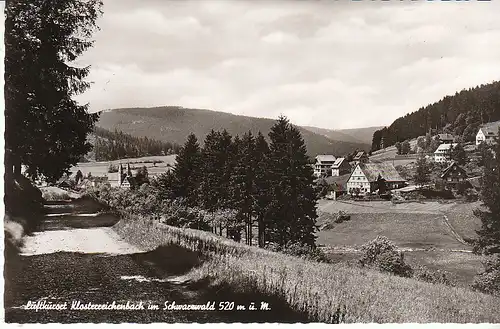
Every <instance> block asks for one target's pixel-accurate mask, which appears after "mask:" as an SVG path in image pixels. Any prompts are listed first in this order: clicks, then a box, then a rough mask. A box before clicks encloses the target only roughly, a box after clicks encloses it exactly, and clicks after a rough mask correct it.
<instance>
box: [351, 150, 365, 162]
mask: <svg viewBox="0 0 500 329" xmlns="http://www.w3.org/2000/svg"><path fill="white" fill-rule="evenodd" d="M363 155H366V152H365V151H361V152H358V153H356V155H355V156H354V158H353V159H354V160H356V159H361V157H362V156H363Z"/></svg>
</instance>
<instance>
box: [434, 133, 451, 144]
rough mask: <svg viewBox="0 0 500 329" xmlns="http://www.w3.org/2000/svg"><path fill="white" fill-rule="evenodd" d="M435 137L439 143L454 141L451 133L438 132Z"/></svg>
mask: <svg viewBox="0 0 500 329" xmlns="http://www.w3.org/2000/svg"><path fill="white" fill-rule="evenodd" d="M436 138H437V139H438V140H439V142H440V143H441V144H451V143H453V142H454V141H455V136H453V135H451V134H438V135H436Z"/></svg>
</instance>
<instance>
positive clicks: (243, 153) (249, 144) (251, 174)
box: [230, 132, 256, 245]
mask: <svg viewBox="0 0 500 329" xmlns="http://www.w3.org/2000/svg"><path fill="white" fill-rule="evenodd" d="M234 145H235V146H236V147H235V150H234V152H233V154H234V155H235V161H234V168H233V171H232V175H231V184H230V185H231V186H230V190H231V207H232V208H233V209H235V210H237V211H238V213H239V214H240V215H241V218H242V219H243V221H244V223H245V237H246V243H247V244H249V245H251V244H252V227H253V215H254V200H253V197H254V195H255V193H254V191H255V167H256V165H255V139H254V137H253V135H252V133H251V132H248V133H246V134H245V135H243V139H241V140H240V139H239V138H238V136H237V139H236V138H235V141H234Z"/></svg>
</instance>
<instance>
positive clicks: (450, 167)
mask: <svg viewBox="0 0 500 329" xmlns="http://www.w3.org/2000/svg"><path fill="white" fill-rule="evenodd" d="M453 167H456V168H457V169H458V170H460V171H461V172H463V173H464V174H465V175H466V176H467V173H466V172H465V170H464V169H463V168H462V167H460V166H459V165H458V164H457V163H456V162H452V163H451V164H450V165H449V166H448V167H446V169H445V170H443V173H442V174H441V178H444V177H445V176H446V175H448V174H449V173H450V172H451V171H452V170H453ZM457 169H456V170H457Z"/></svg>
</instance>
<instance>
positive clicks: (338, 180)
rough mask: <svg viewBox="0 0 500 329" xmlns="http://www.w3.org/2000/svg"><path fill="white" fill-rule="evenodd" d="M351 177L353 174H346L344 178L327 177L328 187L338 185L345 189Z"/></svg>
mask: <svg viewBox="0 0 500 329" xmlns="http://www.w3.org/2000/svg"><path fill="white" fill-rule="evenodd" d="M349 177H351V174H346V175H342V176H330V177H326V178H325V181H326V183H327V184H328V185H334V184H335V185H337V186H340V187H342V188H343V189H345V188H346V186H347V181H348V180H349Z"/></svg>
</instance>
